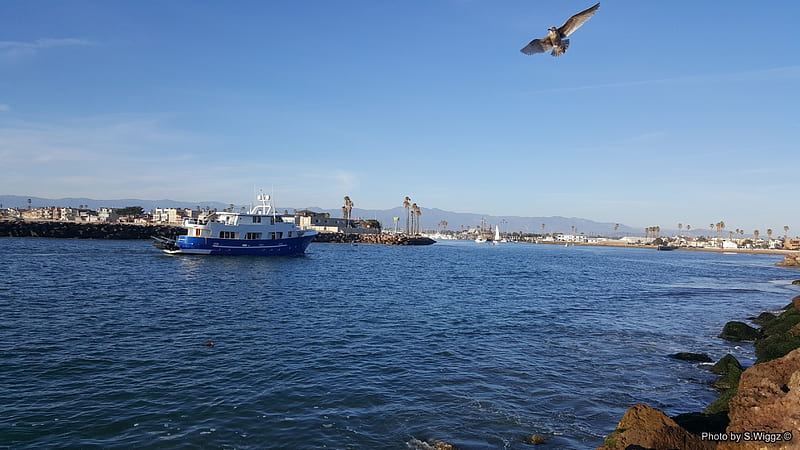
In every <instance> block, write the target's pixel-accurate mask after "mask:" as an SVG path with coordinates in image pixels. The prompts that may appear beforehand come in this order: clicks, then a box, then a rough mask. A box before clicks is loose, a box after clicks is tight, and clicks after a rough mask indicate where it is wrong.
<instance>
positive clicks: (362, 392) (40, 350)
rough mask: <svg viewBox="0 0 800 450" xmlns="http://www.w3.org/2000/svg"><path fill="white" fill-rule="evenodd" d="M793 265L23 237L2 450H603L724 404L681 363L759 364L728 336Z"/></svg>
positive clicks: (541, 252) (2, 360)
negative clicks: (443, 448) (655, 411)
mask: <svg viewBox="0 0 800 450" xmlns="http://www.w3.org/2000/svg"><path fill="white" fill-rule="evenodd" d="M780 259H781V258H780V257H778V256H753V255H723V254H715V253H699V252H697V253H695V252H679V251H677V252H655V251H652V250H640V249H618V248H612V249H604V248H596V247H570V248H564V247H560V246H542V245H530V244H505V245H500V246H496V247H491V246H486V245H478V244H474V243H463V242H462V243H458V242H456V243H439V244H436V245H433V246H429V247H390V246H370V245H359V246H349V245H336V244H312V245H311V247H310V248H309V251H308V254H307V255H306V256H305V257H290V258H257V257H238V258H236V257H185V256H184V257H170V256H163V255H161V254H159V253H158V251H157V250H156V249H154V248H152V247H151V246H150V244H149V243H148V242H141V241H110V242H108V241H79V240H56V239H34V238H17V239H14V238H4V239H0V318H2V320H0V447H13V448H42V447H84V448H91V447H118V448H134V447H135V448H200V447H202V448H323V447H328V448H356V449H360V448H386V449H403V448H415V447H418V446H419V443H420V442H432V441H434V440H443V441H446V442H449V443H452V444H455V445H456V446H458V447H459V448H463V449H472V448H475V449H482V448H527V447H526V444H524V439H525V437H526V436H528V435H531V434H539V435H542V436H545V437H546V438H547V439H548V444H546V445H545V446H543V447H540V448H590V447H594V446H597V445H600V444H601V443H602V440H603V437H604V436H605V435H606V434H607V433H609V432H610V431H612V430H613V428H614V426H615V425H616V423H617V421H618V420H619V419H620V417H621V416H622V414H623V413H624V411H625V410H626V409H627V408H628V407H629V406H630V405H632V404H634V403H638V402H645V403H648V404H650V405H652V406H655V407H658V408H662V409H664V410H666V412H667V413H668V414H677V413H681V412H689V411H697V410H701V409H702V408H704V407H705V406H706V405H707V404H708V403H710V402H711V401H713V400H714V399H715V398H716V397H715V393H714V391H713V390H712V389H711V388H710V387H708V385H707V383H708V382H710V381H711V380H713V375H711V374H710V373H709V372H708V371H707V368H706V367H703V366H700V365H697V364H694V363H687V362H682V361H677V360H673V359H670V358H668V357H667V355H669V354H670V353H674V352H677V351H692V352H704V353H708V354H710V355H711V356H712V357H713V358H715V359H716V358H719V357H721V356H723V355H724V354H725V353H726V352H732V353H734V354H735V355H736V356H737V357H739V358H740V359H741V360H742V361H743V362H745V363H751V362H752V349H751V348H750V347H749V346H747V345H743V346H741V347H739V346H736V345H735V344H732V343H726V342H724V341H722V340H720V339H718V338H716V337H715V336H716V335H717V334H718V333H719V332H720V330H721V328H722V326H723V325H724V323H725V322H726V321H728V320H737V319H739V320H740V319H745V318H747V317H748V316H751V315H755V314H757V313H759V312H761V311H762V310H769V309H775V308H777V307H780V306H783V305H785V304H786V303H788V302H789V300H790V299H791V297H793V296H794V295H797V294H798V293H799V292H798V288H797V287H796V286H791V285H790V284H789V282H790V281H791V280H793V279H796V278H800V276H798V275H799V274H798V272H796V271H791V270H788V269H782V268H778V267H775V266H773V264H774V263H775V262H776V261H778V260H780ZM208 342H213V343H214V344H215V345H214V346H213V347H212V346H205V345H203V344H205V343H208Z"/></svg>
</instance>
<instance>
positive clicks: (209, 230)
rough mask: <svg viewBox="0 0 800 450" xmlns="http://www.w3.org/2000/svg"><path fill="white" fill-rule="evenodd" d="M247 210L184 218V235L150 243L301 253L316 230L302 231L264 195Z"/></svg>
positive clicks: (217, 251)
mask: <svg viewBox="0 0 800 450" xmlns="http://www.w3.org/2000/svg"><path fill="white" fill-rule="evenodd" d="M258 201H259V202H260V204H259V205H256V206H254V207H253V208H252V209H250V211H249V212H248V213H235V212H219V213H213V214H210V215H209V216H207V217H205V218H202V219H200V218H197V219H185V220H184V221H183V227H184V228H186V234H185V235H183V236H178V238H177V239H170V238H165V237H161V236H159V237H154V241H153V245H155V246H156V247H157V248H160V249H161V250H163V251H164V252H165V253H169V254H194V255H255V256H280V255H301V254H303V253H305V251H306V248H307V247H308V245H309V244H310V243H311V241H312V240H314V237H315V236H316V235H317V232H316V231H314V230H301V229H300V228H299V227H298V226H297V225H296V224H295V223H294V218H292V221H284V220H283V218H282V217H281V216H278V215H276V214H275V211H274V210H273V208H272V204H271V203H270V197H269V195H266V194H260V195H259V196H258Z"/></svg>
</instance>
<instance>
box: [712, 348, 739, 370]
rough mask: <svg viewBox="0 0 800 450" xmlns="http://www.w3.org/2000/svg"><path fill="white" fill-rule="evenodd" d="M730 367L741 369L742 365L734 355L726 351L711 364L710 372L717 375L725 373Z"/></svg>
mask: <svg viewBox="0 0 800 450" xmlns="http://www.w3.org/2000/svg"><path fill="white" fill-rule="evenodd" d="M732 368H736V369H738V370H739V371H742V365H741V363H739V360H738V359H736V357H735V356H733V355H731V354H730V353H728V354H727V355H725V356H723V357H722V358H721V359H720V360H719V361H717V363H716V364H714V365H713V366H711V373H715V374H717V375H725V374H727V373H728V372H729V371H730V370H731V369H732Z"/></svg>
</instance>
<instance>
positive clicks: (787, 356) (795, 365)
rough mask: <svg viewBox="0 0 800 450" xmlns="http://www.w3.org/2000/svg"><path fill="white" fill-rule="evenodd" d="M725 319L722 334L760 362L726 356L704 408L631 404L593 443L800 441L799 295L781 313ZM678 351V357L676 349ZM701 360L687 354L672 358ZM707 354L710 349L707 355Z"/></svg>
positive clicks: (768, 444)
mask: <svg viewBox="0 0 800 450" xmlns="http://www.w3.org/2000/svg"><path fill="white" fill-rule="evenodd" d="M750 321H751V322H752V323H753V324H755V325H759V326H760V328H756V327H752V326H750V325H748V324H747V323H744V322H728V323H727V324H726V325H725V327H724V328H723V330H722V333H721V334H720V337H721V338H723V339H728V340H732V341H741V342H752V343H753V344H754V346H755V354H756V358H757V361H756V363H755V364H754V365H752V366H751V367H749V368H747V369H744V368H743V367H742V366H741V364H739V361H737V360H736V358H735V357H733V355H730V354H729V355H726V356H725V357H723V358H722V359H721V360H720V361H719V362H717V363H716V364H715V365H714V366H713V367H712V368H711V371H712V372H713V373H714V374H717V375H719V378H717V380H716V381H714V383H713V386H714V387H715V388H716V389H718V390H719V391H720V396H719V398H718V399H717V400H716V401H715V402H713V403H712V404H711V405H709V406H708V407H707V408H706V409H705V410H704V411H702V412H696V413H689V414H681V415H678V416H675V417H668V416H667V415H666V414H664V412H662V411H660V410H658V409H655V408H652V407H650V406H648V405H645V404H638V405H634V406H632V407H631V408H629V409H628V411H627V412H626V413H625V414H624V415H623V417H622V419H621V420H620V422H619V424H618V425H617V428H616V429H615V430H614V431H613V432H612V433H611V434H609V435H608V437H607V438H606V440H605V442H604V443H603V445H602V446H600V447H598V450H610V449H628V448H633V449H642V448H644V449H673V448H674V449H718V450H730V449H791V448H800V296H797V297H795V298H794V299H792V303H790V304H789V305H787V306H786V307H785V308H784V309H782V310H781V311H780V313H779V314H778V315H775V314H772V313H763V314H761V315H759V316H758V317H753V318H751V319H750ZM679 355H683V356H679ZM685 355H691V359H690V360H695V361H697V360H700V358H701V356H704V355H697V354H691V353H684V354H677V355H673V356H674V357H677V358H680V359H689V357H687V356H685ZM706 358H707V356H706Z"/></svg>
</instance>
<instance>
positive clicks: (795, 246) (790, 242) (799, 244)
mask: <svg viewBox="0 0 800 450" xmlns="http://www.w3.org/2000/svg"><path fill="white" fill-rule="evenodd" d="M783 248H785V249H786V250H800V239H798V238H789V237H787V238H786V239H784V240H783Z"/></svg>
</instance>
